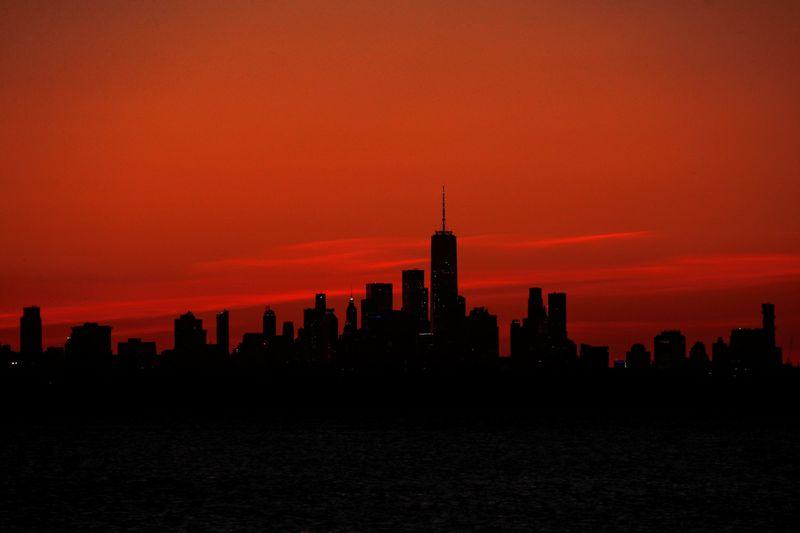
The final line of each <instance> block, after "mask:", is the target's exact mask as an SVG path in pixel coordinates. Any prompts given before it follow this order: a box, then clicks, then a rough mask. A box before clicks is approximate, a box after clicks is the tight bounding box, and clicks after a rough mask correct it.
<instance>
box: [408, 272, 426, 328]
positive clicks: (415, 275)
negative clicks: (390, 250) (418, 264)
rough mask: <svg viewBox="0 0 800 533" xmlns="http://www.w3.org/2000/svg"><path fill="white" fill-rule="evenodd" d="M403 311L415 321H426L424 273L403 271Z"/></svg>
mask: <svg viewBox="0 0 800 533" xmlns="http://www.w3.org/2000/svg"><path fill="white" fill-rule="evenodd" d="M403 311H405V312H406V313H408V314H409V315H410V316H411V317H412V318H414V319H415V320H417V321H423V320H428V289H426V288H425V271H424V270H421V269H413V270H403Z"/></svg>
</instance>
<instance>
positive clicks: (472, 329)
mask: <svg viewBox="0 0 800 533" xmlns="http://www.w3.org/2000/svg"><path fill="white" fill-rule="evenodd" d="M466 332H467V346H468V350H469V355H470V357H471V358H472V363H477V364H480V363H489V362H494V360H495V359H497V357H499V355H500V331H499V329H498V327H497V315H493V314H491V313H489V311H488V310H487V309H486V308H485V307H476V308H475V309H472V310H471V311H470V312H469V316H468V317H467V328H466Z"/></svg>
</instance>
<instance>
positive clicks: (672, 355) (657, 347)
mask: <svg viewBox="0 0 800 533" xmlns="http://www.w3.org/2000/svg"><path fill="white" fill-rule="evenodd" d="M685 361H686V337H684V336H683V334H682V333H681V332H680V331H677V330H672V331H662V332H661V333H660V334H658V335H656V337H655V339H654V342H653V366H655V367H656V368H658V369H659V370H674V369H678V368H681V367H682V366H683V363H684V362H685Z"/></svg>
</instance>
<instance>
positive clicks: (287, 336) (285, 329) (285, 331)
mask: <svg viewBox="0 0 800 533" xmlns="http://www.w3.org/2000/svg"><path fill="white" fill-rule="evenodd" d="M281 337H283V339H284V341H285V342H288V343H291V342H293V341H294V322H292V321H291V320H287V321H285V322H284V323H283V326H282V327H281Z"/></svg>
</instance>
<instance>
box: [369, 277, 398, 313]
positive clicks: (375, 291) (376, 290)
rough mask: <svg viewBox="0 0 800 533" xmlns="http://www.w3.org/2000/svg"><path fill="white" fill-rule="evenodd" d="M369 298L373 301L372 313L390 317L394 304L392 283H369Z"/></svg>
mask: <svg viewBox="0 0 800 533" xmlns="http://www.w3.org/2000/svg"><path fill="white" fill-rule="evenodd" d="M367 300H369V301H370V302H371V309H370V312H371V313H372V314H374V315H378V316H382V317H388V316H389V315H391V313H392V306H393V301H392V300H393V295H392V284H391V283H367Z"/></svg>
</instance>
